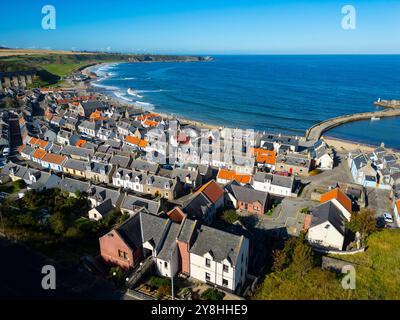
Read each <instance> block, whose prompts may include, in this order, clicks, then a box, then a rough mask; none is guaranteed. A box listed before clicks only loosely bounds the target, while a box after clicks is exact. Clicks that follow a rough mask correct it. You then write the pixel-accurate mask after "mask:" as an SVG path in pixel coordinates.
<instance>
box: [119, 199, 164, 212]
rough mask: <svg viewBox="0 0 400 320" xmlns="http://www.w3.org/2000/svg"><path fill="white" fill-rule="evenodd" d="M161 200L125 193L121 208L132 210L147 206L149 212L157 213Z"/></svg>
mask: <svg viewBox="0 0 400 320" xmlns="http://www.w3.org/2000/svg"><path fill="white" fill-rule="evenodd" d="M160 207H161V202H160V201H154V200H149V199H145V198H141V197H138V196H135V195H128V194H125V196H124V198H123V200H122V203H121V209H126V210H132V211H135V210H136V209H140V208H145V209H146V211H147V212H148V213H151V214H154V215H157V214H158V213H159V212H160Z"/></svg>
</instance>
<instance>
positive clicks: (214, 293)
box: [200, 288, 225, 300]
mask: <svg viewBox="0 0 400 320" xmlns="http://www.w3.org/2000/svg"><path fill="white" fill-rule="evenodd" d="M200 297H201V299H203V300H222V299H223V298H224V297H225V293H224V292H222V291H219V290H217V289H212V288H208V289H207V290H205V291H204V292H203V293H202V294H201V296H200Z"/></svg>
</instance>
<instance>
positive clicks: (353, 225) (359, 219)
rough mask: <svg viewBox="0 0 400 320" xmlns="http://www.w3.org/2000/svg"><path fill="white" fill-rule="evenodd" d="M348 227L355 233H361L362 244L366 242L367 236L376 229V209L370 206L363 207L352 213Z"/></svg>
mask: <svg viewBox="0 0 400 320" xmlns="http://www.w3.org/2000/svg"><path fill="white" fill-rule="evenodd" d="M347 228H348V229H349V230H351V231H352V232H353V233H357V232H359V233H360V241H361V244H362V245H364V244H365V240H366V239H367V237H368V236H369V235H370V234H371V233H372V232H374V231H375V230H376V220H375V211H374V210H372V209H370V208H363V209H361V211H360V212H358V213H353V214H352V215H351V219H350V222H349V223H348V224H347Z"/></svg>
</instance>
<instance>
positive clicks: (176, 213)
mask: <svg viewBox="0 0 400 320" xmlns="http://www.w3.org/2000/svg"><path fill="white" fill-rule="evenodd" d="M167 215H168V217H169V218H170V219H171V220H172V221H174V222H177V223H181V222H182V220H183V218H184V217H185V216H186V215H185V214H184V213H183V211H182V210H181V209H180V208H179V207H175V208H173V209H172V210H171V211H169V212H167Z"/></svg>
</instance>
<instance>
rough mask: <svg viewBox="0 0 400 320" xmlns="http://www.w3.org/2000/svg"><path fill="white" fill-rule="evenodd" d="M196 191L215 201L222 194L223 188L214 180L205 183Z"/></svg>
mask: <svg viewBox="0 0 400 320" xmlns="http://www.w3.org/2000/svg"><path fill="white" fill-rule="evenodd" d="M197 192H199V193H203V194H204V195H205V196H206V197H207V198H208V199H210V201H211V202H213V203H216V202H217V201H218V199H220V198H221V197H222V196H223V195H224V189H222V188H221V187H220V186H219V184H218V183H216V182H215V181H214V180H211V181H210V182H208V183H206V184H205V185H204V186H202V187H201V188H200V189H199V190H198V191H197Z"/></svg>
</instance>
